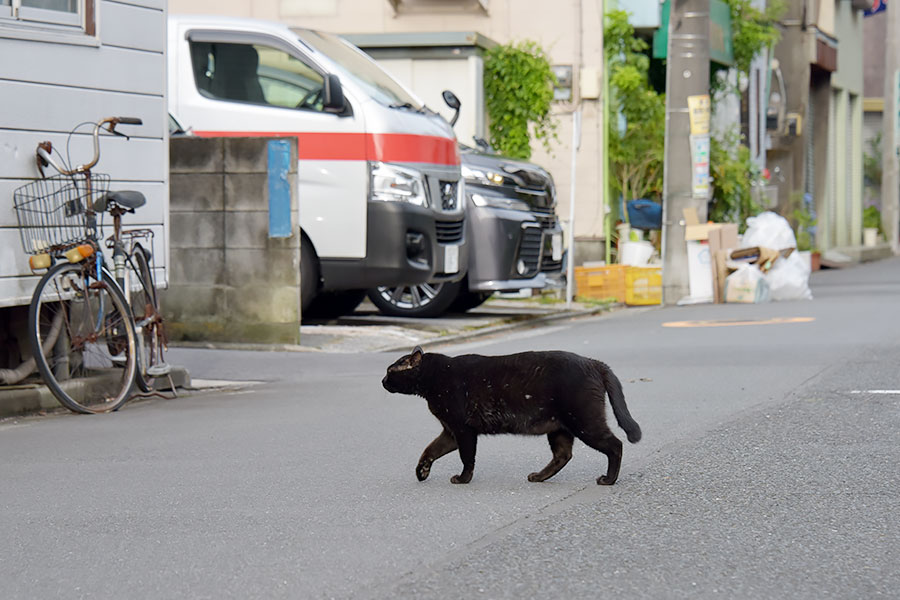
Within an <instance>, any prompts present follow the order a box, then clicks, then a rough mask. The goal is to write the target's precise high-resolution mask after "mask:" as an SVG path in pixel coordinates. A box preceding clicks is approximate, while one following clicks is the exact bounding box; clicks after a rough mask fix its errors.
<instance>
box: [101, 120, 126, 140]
mask: <svg viewBox="0 0 900 600" xmlns="http://www.w3.org/2000/svg"><path fill="white" fill-rule="evenodd" d="M106 130H107V131H108V132H110V133H111V134H113V135H117V136H119V137H123V138H125V139H126V140H130V139H131V138H130V137H128V136H127V135H126V134H124V133H122V132H121V131H116V125H115V123H110V124H109V127H107V128H106Z"/></svg>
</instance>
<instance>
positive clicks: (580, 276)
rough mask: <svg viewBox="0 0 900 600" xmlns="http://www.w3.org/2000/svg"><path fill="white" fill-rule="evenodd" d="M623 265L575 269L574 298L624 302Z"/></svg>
mask: <svg viewBox="0 0 900 600" xmlns="http://www.w3.org/2000/svg"><path fill="white" fill-rule="evenodd" d="M625 269H626V267H625V265H601V266H598V267H575V287H576V289H577V291H576V292H575V295H576V296H582V297H584V298H594V299H597V300H605V299H607V298H612V299H614V300H615V301H616V302H624V301H625Z"/></svg>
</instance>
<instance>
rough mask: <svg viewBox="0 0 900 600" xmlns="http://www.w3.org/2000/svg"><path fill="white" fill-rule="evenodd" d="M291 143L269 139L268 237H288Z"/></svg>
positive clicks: (291, 229)
mask: <svg viewBox="0 0 900 600" xmlns="http://www.w3.org/2000/svg"><path fill="white" fill-rule="evenodd" d="M290 166H291V145H290V143H289V142H288V141H287V140H269V164H268V179H269V181H268V183H269V237H271V238H289V237H291V234H292V233H293V226H292V224H291V184H290V180H289V179H288V171H289V170H290Z"/></svg>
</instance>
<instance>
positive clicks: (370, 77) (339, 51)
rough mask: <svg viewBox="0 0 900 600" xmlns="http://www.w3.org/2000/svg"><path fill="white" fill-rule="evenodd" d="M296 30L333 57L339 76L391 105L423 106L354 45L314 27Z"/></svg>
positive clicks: (321, 50)
mask: <svg viewBox="0 0 900 600" xmlns="http://www.w3.org/2000/svg"><path fill="white" fill-rule="evenodd" d="M293 31H294V33H296V34H297V35H298V36H299V38H300V39H301V40H302V41H303V42H304V43H306V44H307V45H309V46H312V47H313V48H314V49H315V50H317V51H319V52H321V53H322V54H324V55H325V56H327V57H328V58H330V59H331V60H332V61H333V62H334V63H335V64H336V65H337V66H338V67H339V68H340V69H341V71H342V72H341V73H337V75H339V76H341V77H348V78H350V79H352V80H353V81H354V82H355V83H356V84H357V85H359V86H360V87H362V88H364V89H365V90H366V91H367V92H368V94H369V95H370V96H371V97H372V98H374V99H375V100H377V101H379V102H381V103H382V104H385V105H387V106H402V107H408V108H412V109H414V110H420V109H421V108H422V105H421V104H420V103H419V101H418V100H416V99H415V98H414V97H413V96H412V95H411V94H410V93H409V92H407V91H406V90H405V89H403V87H402V86H401V85H400V84H398V83H397V82H396V81H394V80H393V79H392V78H391V76H390V75H388V74H387V73H386V72H385V71H383V70H382V69H381V67H379V66H378V65H377V64H375V62H374V61H372V60H371V59H370V58H368V57H367V56H366V55H365V54H363V53H362V51H361V50H359V49H357V48H356V47H355V46H353V45H352V44H350V43H348V42H346V41H344V40H342V39H341V38H339V37H337V36H336V35H332V34H330V33H322V32H319V31H312V30H310V29H294V30H293Z"/></svg>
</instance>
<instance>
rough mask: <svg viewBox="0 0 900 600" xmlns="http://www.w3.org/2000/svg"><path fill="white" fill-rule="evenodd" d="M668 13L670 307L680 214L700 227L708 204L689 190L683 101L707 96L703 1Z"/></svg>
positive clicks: (679, 263) (686, 2)
mask: <svg viewBox="0 0 900 600" xmlns="http://www.w3.org/2000/svg"><path fill="white" fill-rule="evenodd" d="M670 10H671V13H670V15H669V40H668V49H667V52H666V145H665V165H664V168H663V237H662V248H663V303H664V304H674V303H676V302H678V300H680V299H681V298H683V297H684V296H687V295H688V293H689V284H688V281H689V280H688V260H687V249H686V247H685V243H684V220H683V216H682V211H683V209H685V208H688V207H694V208H696V209H697V215H698V217H699V219H700V222H701V223H705V222H706V218H707V217H706V203H707V201H708V193H707V194H704V195H702V197H701V194H700V193H698V189H697V186H695V183H696V182H695V177H694V172H693V160H692V157H691V154H692V152H691V150H692V148H691V145H692V141H691V137H692V136H691V134H692V131H691V121H690V112H689V108H688V97H691V96H694V97H697V96H703V95H707V96H708V94H709V0H673V1H672V4H671V8H670ZM707 139H708V138H707ZM707 157H708V143H707ZM707 186H708V182H707Z"/></svg>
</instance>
